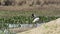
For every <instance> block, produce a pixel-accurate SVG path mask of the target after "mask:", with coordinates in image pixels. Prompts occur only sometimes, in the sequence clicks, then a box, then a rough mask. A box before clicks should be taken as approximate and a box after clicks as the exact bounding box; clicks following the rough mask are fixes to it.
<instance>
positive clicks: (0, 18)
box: [0, 10, 60, 28]
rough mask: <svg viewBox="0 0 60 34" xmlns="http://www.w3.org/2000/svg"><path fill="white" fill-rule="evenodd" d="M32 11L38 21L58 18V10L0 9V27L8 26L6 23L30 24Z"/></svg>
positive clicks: (59, 12) (59, 13)
mask: <svg viewBox="0 0 60 34" xmlns="http://www.w3.org/2000/svg"><path fill="white" fill-rule="evenodd" d="M32 13H34V14H36V15H37V16H39V18H40V22H49V21H51V20H55V19H57V18H59V17H60V16H59V15H60V11H59V10H58V11H56V10H50V11H49V10H41V11H37V10H36V11H32V10H31V11H0V27H1V28H3V27H8V26H7V25H6V24H7V23H8V24H9V23H10V24H17V23H20V24H26V23H28V24H30V23H32V20H33V18H31V14H32Z"/></svg>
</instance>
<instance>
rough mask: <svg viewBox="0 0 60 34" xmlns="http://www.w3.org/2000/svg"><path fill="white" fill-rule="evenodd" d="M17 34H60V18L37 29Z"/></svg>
mask: <svg viewBox="0 0 60 34" xmlns="http://www.w3.org/2000/svg"><path fill="white" fill-rule="evenodd" d="M17 34H60V18H59V19H56V20H53V21H50V22H48V23H44V24H43V25H41V26H40V27H37V28H35V29H32V30H29V31H25V32H22V33H17Z"/></svg>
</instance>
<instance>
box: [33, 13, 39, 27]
mask: <svg viewBox="0 0 60 34" xmlns="http://www.w3.org/2000/svg"><path fill="white" fill-rule="evenodd" d="M32 17H33V21H32V22H33V27H34V26H35V27H37V23H38V22H39V17H37V16H36V15H35V14H32ZM34 24H35V25H34Z"/></svg>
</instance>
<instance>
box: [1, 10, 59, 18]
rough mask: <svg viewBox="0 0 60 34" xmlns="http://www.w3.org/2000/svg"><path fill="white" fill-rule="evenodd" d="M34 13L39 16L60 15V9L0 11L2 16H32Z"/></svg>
mask: <svg viewBox="0 0 60 34" xmlns="http://www.w3.org/2000/svg"><path fill="white" fill-rule="evenodd" d="M32 13H34V14H36V15H38V16H60V10H40V11H38V10H35V11H34V10H29V11H28V10H27V11H0V17H1V16H3V17H5V16H6V17H8V16H9V17H10V16H20V15H23V16H31V14H32Z"/></svg>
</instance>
